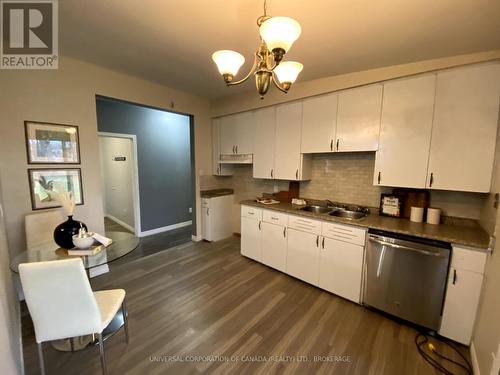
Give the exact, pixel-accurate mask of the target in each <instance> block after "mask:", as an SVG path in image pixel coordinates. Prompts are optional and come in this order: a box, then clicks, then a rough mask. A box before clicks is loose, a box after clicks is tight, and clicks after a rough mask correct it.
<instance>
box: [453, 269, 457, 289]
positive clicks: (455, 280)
mask: <svg viewBox="0 0 500 375" xmlns="http://www.w3.org/2000/svg"><path fill="white" fill-rule="evenodd" d="M456 283H457V270H456V269H455V268H453V285H455V284H456Z"/></svg>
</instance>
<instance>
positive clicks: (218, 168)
mask: <svg viewBox="0 0 500 375" xmlns="http://www.w3.org/2000/svg"><path fill="white" fill-rule="evenodd" d="M217 174H220V166H217Z"/></svg>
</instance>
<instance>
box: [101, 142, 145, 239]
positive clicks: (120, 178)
mask: <svg viewBox="0 0 500 375" xmlns="http://www.w3.org/2000/svg"><path fill="white" fill-rule="evenodd" d="M98 137H99V152H100V156H101V158H100V159H101V181H102V197H103V209H104V221H105V227H106V231H115V232H116V231H118V232H121V231H128V232H132V233H134V234H135V235H139V234H140V233H141V228H140V203H139V184H138V178H137V140H136V136H135V135H132V134H117V133H105V132H100V133H98Z"/></svg>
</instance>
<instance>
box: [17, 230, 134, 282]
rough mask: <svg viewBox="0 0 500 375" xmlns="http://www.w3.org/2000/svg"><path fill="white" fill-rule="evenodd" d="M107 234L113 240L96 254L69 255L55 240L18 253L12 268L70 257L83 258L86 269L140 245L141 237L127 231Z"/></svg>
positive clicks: (110, 260) (117, 257)
mask: <svg viewBox="0 0 500 375" xmlns="http://www.w3.org/2000/svg"><path fill="white" fill-rule="evenodd" d="M106 236H107V237H109V238H111V239H112V240H113V243H112V244H111V245H109V246H108V247H107V248H106V249H105V250H103V251H101V252H99V253H97V254H95V255H68V253H67V251H66V250H65V249H61V248H60V247H58V246H57V245H56V244H55V243H54V242H53V241H49V242H45V243H42V244H40V245H38V246H35V247H33V248H31V249H29V250H26V251H24V252H22V253H21V254H19V255H17V256H16V257H15V258H14V259H12V261H11V262H10V269H11V270H12V271H13V272H15V273H19V270H18V267H19V265H20V264H21V263H33V262H44V261H50V260H61V259H68V258H76V257H79V258H82V261H83V265H84V266H85V269H86V270H89V269H91V268H93V267H98V266H102V265H104V264H108V263H111V262H113V261H115V260H117V259H119V258H122V257H124V256H125V255H127V254H128V253H130V252H132V251H133V250H135V249H136V248H137V246H139V238H137V237H136V236H134V235H133V234H131V233H126V232H107V233H106Z"/></svg>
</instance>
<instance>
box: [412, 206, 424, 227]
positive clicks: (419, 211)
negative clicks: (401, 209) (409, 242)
mask: <svg viewBox="0 0 500 375" xmlns="http://www.w3.org/2000/svg"><path fill="white" fill-rule="evenodd" d="M410 221H413V222H415V223H421V222H422V221H424V208H423V207H412V208H411V213H410Z"/></svg>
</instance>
